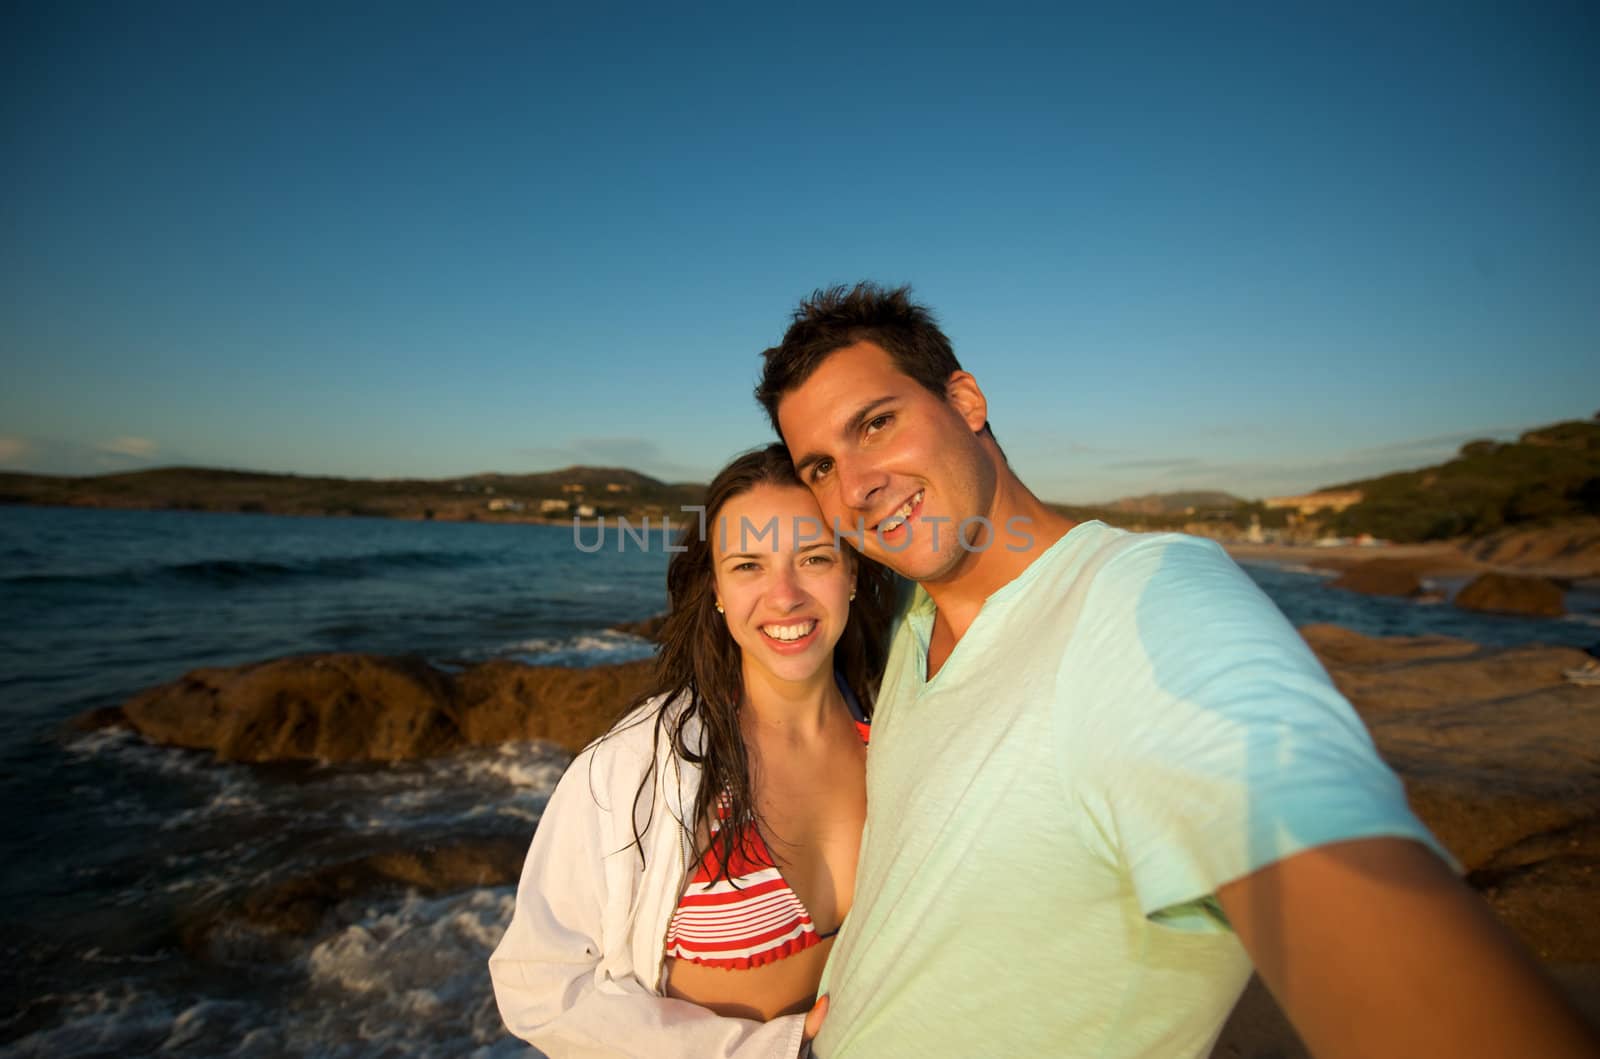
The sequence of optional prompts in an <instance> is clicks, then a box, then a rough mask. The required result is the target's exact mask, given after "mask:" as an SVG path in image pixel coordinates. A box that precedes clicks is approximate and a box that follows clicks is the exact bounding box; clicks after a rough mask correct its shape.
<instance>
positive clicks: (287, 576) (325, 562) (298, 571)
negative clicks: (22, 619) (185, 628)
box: [0, 549, 495, 588]
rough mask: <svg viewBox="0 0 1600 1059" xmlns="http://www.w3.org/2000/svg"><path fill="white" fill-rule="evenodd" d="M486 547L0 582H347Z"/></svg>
mask: <svg viewBox="0 0 1600 1059" xmlns="http://www.w3.org/2000/svg"><path fill="white" fill-rule="evenodd" d="M494 558H495V557H494V556H493V555H491V554H486V553H483V552H441V551H419V550H415V549H407V550H400V551H387V552H373V553H371V554H367V555H324V556H316V557H313V558H306V559H200V560H195V561H191V562H182V563H163V564H159V565H154V566H136V567H119V568H116V569H111V570H86V571H75V572H64V573H30V574H15V575H12V576H10V577H4V578H0V584H6V585H13V586H18V587H28V586H36V587H52V586H82V587H92V588H130V587H135V586H142V585H160V584H179V585H189V586H201V587H209V588H236V587H239V586H246V585H270V584H275V583H280V582H284V581H300V580H333V581H348V580H358V579H361V578H368V577H382V576H385V575H387V574H391V573H396V572H405V571H412V570H458V569H464V568H466V567H470V566H476V565H480V564H482V563H485V562H491V561H493V560H494Z"/></svg>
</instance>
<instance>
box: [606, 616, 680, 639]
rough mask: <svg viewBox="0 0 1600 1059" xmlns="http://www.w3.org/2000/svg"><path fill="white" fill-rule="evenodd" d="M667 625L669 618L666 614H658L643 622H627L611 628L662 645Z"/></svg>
mask: <svg viewBox="0 0 1600 1059" xmlns="http://www.w3.org/2000/svg"><path fill="white" fill-rule="evenodd" d="M666 624H667V616H666V615H665V614H657V615H656V616H655V617H653V618H646V619H644V620H643V621H625V622H621V623H620V624H617V625H613V626H611V627H612V628H613V629H615V630H616V631H617V632H626V633H631V634H633V635H634V636H638V637H642V638H643V639H646V640H654V641H655V642H657V643H660V642H661V630H662V629H663V628H665V627H666Z"/></svg>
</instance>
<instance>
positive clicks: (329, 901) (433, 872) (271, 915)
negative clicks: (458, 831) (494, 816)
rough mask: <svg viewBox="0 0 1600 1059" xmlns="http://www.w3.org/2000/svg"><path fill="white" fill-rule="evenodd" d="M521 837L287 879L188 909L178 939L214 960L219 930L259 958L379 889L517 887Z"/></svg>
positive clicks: (360, 861) (393, 854)
mask: <svg viewBox="0 0 1600 1059" xmlns="http://www.w3.org/2000/svg"><path fill="white" fill-rule="evenodd" d="M527 849H528V840H527V838H526V837H515V838H511V837H497V838H476V839H463V840H460V841H456V842H450V843H446V844H438V845H427V846H423V847H421V848H416V849H396V850H384V851H381V852H378V853H373V854H369V855H367V856H364V857H357V858H354V859H351V860H348V861H342V862H340V863H338V864H330V865H327V866H326V867H323V868H320V869H318V870H316V871H313V872H310V873H308V874H305V875H299V876H295V877H294V878H290V879H284V880H281V881H279V882H276V883H273V884H272V885H270V886H267V887H264V888H262V889H259V890H256V891H254V892H252V893H248V894H246V895H245V897H244V899H243V900H242V901H238V902H234V901H229V902H228V903H227V904H225V905H224V904H211V905H205V906H200V907H196V908H191V909H189V910H188V911H187V912H185V913H183V914H182V915H180V922H179V927H178V930H179V936H180V938H181V939H182V941H183V944H184V947H185V948H187V949H188V950H189V951H190V952H192V953H195V954H196V955H199V956H202V957H205V956H209V955H211V954H212V953H211V950H212V948H213V946H214V943H215V941H216V939H217V938H218V937H219V932H224V933H226V935H227V939H228V943H229V944H230V945H231V946H233V947H234V948H237V947H238V946H239V944H240V939H241V936H244V937H247V938H248V939H249V943H250V944H251V945H252V946H253V947H255V948H257V949H259V950H261V951H263V953H264V954H271V955H274V956H282V955H284V954H286V953H287V952H288V951H289V950H288V949H283V951H282V952H276V951H274V950H276V949H280V948H282V944H283V942H284V941H285V940H286V939H292V938H299V937H304V936H306V935H309V934H312V933H314V932H316V931H317V930H318V929H319V928H320V927H322V926H323V924H325V923H326V922H327V921H328V917H329V915H330V913H332V912H333V911H334V910H335V909H336V908H337V907H338V905H339V903H340V902H342V901H347V900H351V899H354V898H360V897H365V896H367V895H369V894H373V893H381V892H384V891H404V890H416V891H418V892H420V893H422V894H424V895H426V896H429V897H433V896H437V895H439V894H446V893H453V892H455V891H457V890H465V889H468V888H470V887H478V886H504V885H509V884H511V883H514V882H516V881H517V877H518V875H519V874H520V873H521V871H522V858H523V856H524V855H525V854H526V853H527Z"/></svg>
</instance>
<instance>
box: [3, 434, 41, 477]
mask: <svg viewBox="0 0 1600 1059" xmlns="http://www.w3.org/2000/svg"><path fill="white" fill-rule="evenodd" d="M32 450H33V446H32V445H30V444H28V442H27V440H26V439H24V438H0V467H8V468H10V469H12V470H22V469H24V468H26V467H27V466H28V455H29V453H30V452H31V451H32Z"/></svg>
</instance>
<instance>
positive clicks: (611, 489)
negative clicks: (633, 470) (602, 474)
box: [606, 482, 633, 493]
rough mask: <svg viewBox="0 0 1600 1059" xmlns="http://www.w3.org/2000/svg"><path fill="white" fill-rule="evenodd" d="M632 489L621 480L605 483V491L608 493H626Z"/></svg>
mask: <svg viewBox="0 0 1600 1059" xmlns="http://www.w3.org/2000/svg"><path fill="white" fill-rule="evenodd" d="M632 491H633V490H632V488H631V487H630V486H626V485H623V484H622V483H621V482H607V483H606V492H608V493H628V492H632Z"/></svg>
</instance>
